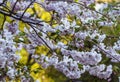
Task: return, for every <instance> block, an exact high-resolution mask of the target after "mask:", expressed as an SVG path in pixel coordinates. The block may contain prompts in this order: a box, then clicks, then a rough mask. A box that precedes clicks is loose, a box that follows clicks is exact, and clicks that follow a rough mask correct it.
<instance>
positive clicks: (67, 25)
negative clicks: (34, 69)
mask: <svg viewBox="0 0 120 82" xmlns="http://www.w3.org/2000/svg"><path fill="white" fill-rule="evenodd" d="M34 4H38V5H39V8H43V9H45V11H46V12H48V13H49V14H51V21H49V22H45V21H44V20H42V19H41V18H40V17H38V16H37V12H36V10H35V8H34V7H35V6H34ZM5 6H6V7H5ZM28 9H31V10H33V11H32V12H33V13H34V14H31V13H30V12H26V11H27V10H28ZM41 10H42V9H41ZM39 13H41V12H39ZM1 14H3V15H4V16H3V24H2V30H1V31H0V32H1V34H0V80H2V81H3V80H5V79H6V76H7V77H9V78H10V79H15V77H16V76H17V77H19V78H20V79H21V81H22V82H24V81H25V82H30V80H31V79H30V77H31V75H30V71H29V69H30V68H29V67H30V66H31V62H32V63H38V64H39V65H40V66H42V67H43V68H44V69H47V68H48V67H52V66H53V67H54V68H55V69H57V70H58V71H60V72H62V73H63V74H64V75H66V77H68V78H70V79H79V78H82V75H84V74H85V73H86V72H88V73H89V74H90V75H92V76H96V77H98V78H100V79H105V80H107V81H110V80H112V77H111V75H112V74H114V73H115V71H114V70H115V66H116V64H114V63H119V62H120V53H119V51H120V38H119V36H118V35H117V34H119V33H117V34H116V33H115V32H113V31H112V32H111V33H113V37H116V36H117V38H115V39H114V38H113V39H110V38H108V37H110V36H111V34H109V33H108V34H107V33H106V32H105V31H104V28H106V27H109V29H111V28H112V27H116V28H114V29H118V28H119V17H120V6H119V4H116V5H114V4H113V5H112V4H108V3H97V2H96V1H95V0H70V1H69V0H67V1H64V0H63V1H62V0H61V1H52V0H5V1H4V0H0V15H1ZM5 16H7V17H6V18H5ZM21 22H22V23H21ZM20 24H23V25H20ZM20 28H22V31H21V30H20ZM102 28H103V30H102ZM109 29H108V30H109ZM114 29H113V30H114ZM118 30H119V29H118ZM115 34H116V35H115ZM15 39H18V41H16V40H15ZM109 39H110V40H111V42H112V43H110V40H109ZM25 41H26V42H25ZM41 46H44V47H45V48H46V50H47V51H44V50H43V52H45V53H42V52H40V53H36V52H37V51H36V50H37V47H41ZM22 48H24V49H26V51H27V52H28V53H29V56H28V60H27V64H26V65H24V66H21V67H19V66H18V63H19V60H20V55H17V54H16V52H17V51H20V50H21V49H22ZM17 67H18V68H17ZM21 70H22V71H21ZM18 71H20V74H18ZM24 74H27V75H24ZM1 77H3V78H4V79H1ZM117 77H119V76H117Z"/></svg>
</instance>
